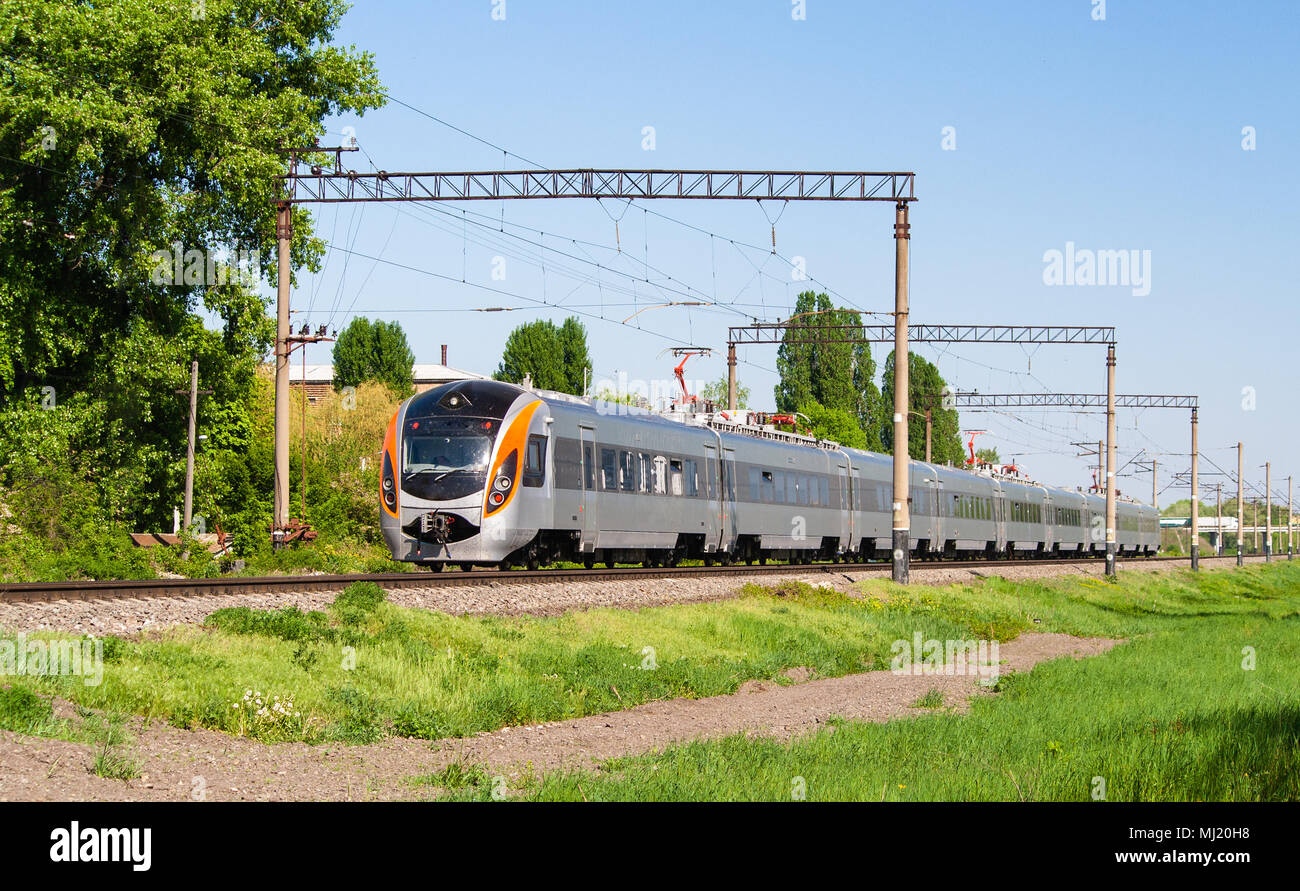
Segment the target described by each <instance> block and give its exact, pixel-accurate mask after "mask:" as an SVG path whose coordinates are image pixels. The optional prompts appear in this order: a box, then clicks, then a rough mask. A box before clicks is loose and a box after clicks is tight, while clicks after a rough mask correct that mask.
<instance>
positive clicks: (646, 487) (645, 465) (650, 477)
mask: <svg viewBox="0 0 1300 891" xmlns="http://www.w3.org/2000/svg"><path fill="white" fill-rule="evenodd" d="M639 491H641V492H651V491H654V464H652V463H651V462H650V456H649V455H647V454H646V453H645V452H642V453H641V479H640V486H639Z"/></svg>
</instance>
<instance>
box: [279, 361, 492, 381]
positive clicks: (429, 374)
mask: <svg viewBox="0 0 1300 891" xmlns="http://www.w3.org/2000/svg"><path fill="white" fill-rule="evenodd" d="M411 372H412V377H413V378H414V383H416V384H428V383H441V382H443V381H463V380H487V375H484V374H475V373H474V372H472V371H465V370H463V369H461V368H452V367H451V366H450V365H436V364H418V363H417V364H416V365H414V366H412V368H411ZM304 379H305V380H306V381H307V382H308V383H311V384H329V383H333V381H334V366H333V365H311V364H309V365H307V369H306V375H305V378H304V374H303V366H301V365H295V364H294V363H292V362H291V363H289V382H290V383H301V382H302V381H303V380H304Z"/></svg>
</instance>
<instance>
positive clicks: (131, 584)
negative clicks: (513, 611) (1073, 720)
mask: <svg viewBox="0 0 1300 891" xmlns="http://www.w3.org/2000/svg"><path fill="white" fill-rule="evenodd" d="M1128 559H1130V560H1139V561H1141V562H1142V563H1159V562H1169V561H1183V562H1186V560H1187V558H1186V557H1132V558H1128ZM1211 559H1215V558H1208V557H1203V558H1202V560H1211ZM1247 560H1251V558H1250V557H1248V558H1247ZM1252 562H1253V561H1252ZM1099 563H1100V560H1098V559H1095V558H1094V559H1087V558H1085V559H1079V558H1074V559H1068V560H1014V561H997V562H992V563H990V562H987V561H978V560H969V561H935V562H917V563H914V564H913V565H912V569H913V571H921V572H923V571H925V570H926V569H930V568H935V569H938V568H967V567H970V568H973V567H976V566H984V567H987V568H990V569H996V568H997V567H999V566H1056V565H1060V566H1078V565H1090V564H1099ZM889 571H890V565H889V563H888V562H875V563H808V564H789V563H781V564H768V565H766V566H749V565H746V564H743V563H741V564H732V565H731V566H678V567H675V568H672V569H654V568H645V567H640V566H619V567H614V568H612V569H610V568H608V567H606V568H592V569H538V570H527V569H515V570H509V571H506V572H502V571H500V570H493V569H482V570H474V571H469V572H467V571H459V572H456V571H453V572H437V573H434V572H418V571H417V572H393V573H357V574H350V575H280V576H259V577H250V576H230V577H223V578H212V579H138V580H131V581H83V582H24V583H15V584H0V602H7V603H24V602H34V601H52V600H115V599H122V598H137V599H140V598H154V597H203V596H209V595H218V594H225V595H229V594H249V595H252V594H274V593H278V592H321V591H341V590H343V589H344V588H346V587H347V586H348V585H350V584H352V583H353V582H375V583H376V584H378V585H380V586H381V587H383V588H387V589H390V590H392V589H399V588H438V587H452V586H463V585H492V584H520V583H560V582H568V581H602V580H605V581H609V580H619V579H638V578H682V577H691V576H698V577H706V578H712V577H719V576H736V575H747V576H755V575H758V576H764V575H770V576H782V575H808V574H810V573H817V572H824V573H827V574H839V573H845V572H868V573H874V574H879V575H888V573H889Z"/></svg>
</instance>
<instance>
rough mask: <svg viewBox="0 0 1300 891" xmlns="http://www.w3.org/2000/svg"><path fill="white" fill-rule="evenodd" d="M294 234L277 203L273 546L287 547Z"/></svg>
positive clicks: (288, 215)
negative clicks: (291, 286) (290, 254)
mask: <svg viewBox="0 0 1300 891" xmlns="http://www.w3.org/2000/svg"><path fill="white" fill-rule="evenodd" d="M292 237H293V206H292V205H291V204H289V202H288V201H281V202H280V203H279V204H277V205H276V212H275V239H276V251H277V257H276V259H277V260H278V262H279V265H278V271H277V273H276V282H275V305H276V313H275V498H274V503H273V513H272V515H271V545H272V547H274V548H276V549H279V548H281V547H283V546H284V528H285V527H286V526H287V525H289V243H290V240H291V239H292Z"/></svg>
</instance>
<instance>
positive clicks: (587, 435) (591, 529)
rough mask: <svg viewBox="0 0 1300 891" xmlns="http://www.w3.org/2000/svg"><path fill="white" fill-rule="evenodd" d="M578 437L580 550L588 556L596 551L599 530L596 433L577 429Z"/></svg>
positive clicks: (593, 430)
mask: <svg viewBox="0 0 1300 891" xmlns="http://www.w3.org/2000/svg"><path fill="white" fill-rule="evenodd" d="M578 435H579V439H580V440H581V458H580V460H581V462H582V503H581V504H579V505H578V516H579V517H580V522H579V528H580V529H581V530H582V545H581V548H580V549H581V550H582V552H583V553H585V554H589V553H591V552H592V551H594V550H595V549H596V532H597V530H598V529H599V528H600V527H599V526H598V525H597V518H596V431H595V429H594V428H592V427H579V428H578Z"/></svg>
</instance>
